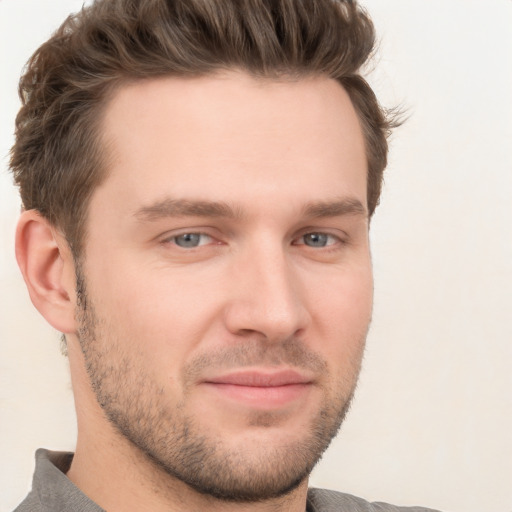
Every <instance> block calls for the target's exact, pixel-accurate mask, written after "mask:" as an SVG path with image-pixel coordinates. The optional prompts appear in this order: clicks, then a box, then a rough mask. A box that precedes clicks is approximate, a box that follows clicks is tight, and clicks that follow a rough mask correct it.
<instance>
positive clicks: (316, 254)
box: [17, 71, 372, 512]
mask: <svg viewBox="0 0 512 512" xmlns="http://www.w3.org/2000/svg"><path fill="white" fill-rule="evenodd" d="M102 135H103V138H104V141H105V147H106V148H108V151H109V173H108V177H107V179H106V180H105V181H104V182H103V183H102V184H101V185H100V186H99V187H98V188H97V189H96V190H95V191H94V193H93V195H92V199H91V203H90V207H89V217H88V221H87V232H88V236H87V240H86V244H85V254H84V255H83V256H82V259H81V262H79V266H78V269H77V267H76V265H75V262H74V261H73V258H72V257H71V255H70V252H69V249H68V247H67V244H66V242H65V239H64V237H63V236H62V235H61V234H60V233H59V232H58V231H57V230H55V229H54V228H53V227H52V226H49V225H48V223H47V222H46V221H45V220H44V219H42V218H41V217H40V216H38V215H37V213H35V212H25V213H24V214H23V215H22V218H21V220H20V223H19V227H18V234H17V255H18V261H19V262H20V267H21V269H22V271H23V273H24V276H25V280H26V282H27V284H28V287H29V291H30V293H31V297H32V300H33V301H34V304H35V305H36V306H37V307H38V309H39V310H40V311H41V312H42V313H43V315H44V316H45V317H46V318H47V319H48V321H49V322H50V323H51V324H52V325H54V327H56V328H57V329H59V330H60V331H61V332H64V333H66V337H67V340H68V353H69V360H70V365H71V375H72V381H73V390H74V394H75V402H76V408H77V418H78V439H77V448H76V454H75V458H74V461H73V464H72V466H71V469H70V471H69V473H68V477H69V478H70V479H71V480H72V481H73V482H74V483H75V484H76V485H77V486H78V487H80V488H81V489H82V490H83V491H84V492H85V493H86V494H87V495H88V496H89V497H90V498H91V499H93V500H94V501H96V502H97V503H98V504H99V505H100V506H102V507H103V508H105V509H108V510H109V511H113V512H117V511H130V510H140V509H142V508H145V509H151V510H154V511H160V510H162V511H163V510H167V511H168V510H182V511H183V510H185V511H186V510H217V509H218V510H231V509H233V510H290V511H295V510H296V511H303V510H304V507H305V501H306V492H307V474H308V473H309V471H310V469H311V467H312V466H313V465H314V463H315V462H316V460H317V459H318V457H319V456H320V454H321V452H322V451H323V450H324V449H325V448H326V446H327V444H328V442H329V441H330V439H331V437H332V436H333V435H334V434H335V432H336V430H337V428H338V426H339V423H340V422H341V420H342V418H343V415H344V412H345V411H346V408H347V407H348V403H349V401H350V398H351V396H352V393H353V391H354V388H355V385H356V381H357V376H358V373H359V368H360V363H361V358H362V353H363V348H364V341H365V337H366V332H367V329H368V325H369V322H370V317H371V306H372V273H371V261H370V251H369V243H368V215H367V210H366V158H365V150H364V142H363V136H362V133H361V130H360V127H359V123H358V120H357V115H356V114H355V112H354V109H353V107H352V105H351V103H350V100H349V98H348V95H347V94H346V92H345V91H344V90H343V89H342V87H341V86H340V85H339V84H338V83H337V82H335V81H333V80H330V79H327V78H323V77H316V78H308V79H302V80H298V81H287V80H282V81H279V82H278V81H269V80H259V81H258V80H255V79H254V78H251V77H249V76H248V75H246V74H244V73H242V72H235V71H232V72H227V73H224V74H222V75H214V76H208V77H202V78H194V79H180V78H165V79H158V80H148V81H144V82H137V83H133V84H130V85H127V86H124V87H123V88H121V89H120V90H119V91H118V92H117V93H116V94H115V95H114V97H113V98H112V99H111V101H110V103H109V104H108V105H107V108H106V110H105V115H104V120H103V132H102ZM212 205H213V206H212ZM194 245H195V246H194ZM77 270H78V271H77ZM77 275H78V277H79V280H78V283H77V279H76V276H77ZM77 286H78V289H79V290H80V292H81V294H82V297H83V294H84V293H85V294H86V297H87V307H84V305H83V303H80V302H79V301H77ZM240 376H241V377H240ZM314 430H315V431H316V432H317V435H316V436H314V435H313V433H312V432H313V431H314ZM318 432H320V434H319V435H318ZM186 436H188V437H189V440H191V441H190V442H189V443H188V445H186V446H182V445H185V444H186V443H184V442H182V440H183V438H184V437H186ZM180 443H181V444H180ZM194 443H195V444H194ZM191 446H192V447H194V448H196V449H197V448H198V446H199V447H201V448H202V449H203V451H202V452H200V453H201V456H200V457H199V458H200V461H202V462H203V464H201V463H197V464H196V466H193V462H190V460H191V458H190V456H188V457H189V458H188V460H189V462H187V455H184V454H187V453H189V452H190V449H191ZM176 447H178V448H176ZM179 449H181V451H180V450H179ZM187 450H188V452H187ZM180 456H183V457H184V459H185V461H184V462H183V463H182V466H183V467H181V468H180V467H179V466H180V462H179V457H180ZM189 463H190V464H192V466H193V467H194V473H197V471H199V470H200V471H203V473H204V475H203V476H204V478H203V480H208V479H210V480H215V479H217V480H219V477H218V475H222V476H224V475H226V474H227V475H231V476H232V480H233V481H234V482H235V484H233V481H231V482H226V481H224V482H221V483H219V482H217V484H218V485H217V487H219V485H223V486H224V488H225V489H229V485H231V486H233V485H235V487H236V489H237V491H236V492H237V493H238V495H239V499H238V501H233V500H226V496H224V497H222V496H221V495H219V494H218V493H217V494H218V495H215V492H213V491H211V492H209V493H207V494H205V491H204V489H203V492H199V489H198V487H197V486H194V485H191V484H190V482H188V483H184V482H183V479H184V478H183V476H182V475H181V476H180V475H179V472H180V471H181V472H183V471H186V470H187V466H188V465H189ZM173 465H174V466H177V467H178V468H177V469H176V467H173V468H171V466H173ZM202 466H207V467H206V469H204V470H203V469H201V468H202ZM221 480H222V479H221ZM276 482H277V483H276ZM254 488H257V489H256V491H257V492H259V499H256V498H255V496H256V495H254V496H253V497H252V499H250V498H249V494H248V492H249V491H251V489H252V490H254ZM114 489H115V492H112V491H113V490H114ZM242 489H244V490H243V491H242ZM248 489H249V491H248ZM256 491H254V492H256ZM228 492H229V491H225V493H228ZM234 492H235V491H232V493H234ZM244 492H245V494H244ZM265 492H266V494H265ZM243 496H245V498H243Z"/></svg>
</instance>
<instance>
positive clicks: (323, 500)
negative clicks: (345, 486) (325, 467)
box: [307, 489, 439, 512]
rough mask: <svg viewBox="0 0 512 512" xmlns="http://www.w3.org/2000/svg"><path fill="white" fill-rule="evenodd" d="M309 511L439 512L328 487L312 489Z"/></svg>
mask: <svg viewBox="0 0 512 512" xmlns="http://www.w3.org/2000/svg"><path fill="white" fill-rule="evenodd" d="M307 510H308V512H439V511H436V510H433V509H430V508H425V507H397V506H395V505H390V504H388V503H381V502H373V503H370V502H368V501H366V500H363V499H362V498H358V497H357V496H352V495H351V494H344V493H341V492H337V491H329V490H326V489H310V490H309V492H308V509H307Z"/></svg>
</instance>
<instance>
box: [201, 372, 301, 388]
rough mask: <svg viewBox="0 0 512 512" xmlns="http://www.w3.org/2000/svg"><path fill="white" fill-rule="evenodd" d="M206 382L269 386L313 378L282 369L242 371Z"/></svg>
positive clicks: (289, 383)
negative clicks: (273, 370) (274, 370)
mask: <svg viewBox="0 0 512 512" xmlns="http://www.w3.org/2000/svg"><path fill="white" fill-rule="evenodd" d="M206 382H208V383H211V384H231V385H233V386H248V387H262V388H267V387H280V386H290V385H294V384H308V383H310V382H311V379H310V378H308V377H307V376H305V375H302V374H300V373H298V372H296V371H294V370H281V371H277V372H264V371H240V372H233V373H229V374H227V375H222V376H219V377H213V378H210V379H208V380H207V381H206Z"/></svg>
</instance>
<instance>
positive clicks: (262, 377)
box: [203, 370, 312, 409]
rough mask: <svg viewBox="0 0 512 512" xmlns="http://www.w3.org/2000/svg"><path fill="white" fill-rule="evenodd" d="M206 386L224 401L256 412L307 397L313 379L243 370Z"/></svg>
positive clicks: (288, 372)
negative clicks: (256, 410) (232, 402)
mask: <svg viewBox="0 0 512 512" xmlns="http://www.w3.org/2000/svg"><path fill="white" fill-rule="evenodd" d="M203 383H204V384H205V385H206V386H207V387H208V388H209V389H211V390H212V391H213V392H214V393H216V394H217V395H220V396H221V397H222V398H224V399H227V400H230V401H235V402H237V403H241V404H242V405H244V406H248V407H252V408H257V409H277V408H281V407H284V406H286V405H287V404H290V403H293V402H296V401H297V400H299V399H300V398H301V397H304V395H305V394H306V393H307V391H308V390H309V389H310V387H311V384H312V378H311V377H309V376H307V375H304V374H301V373H300V372H297V371H295V370H279V371H265V370H242V371H235V372H231V373H228V374H225V375H221V376H215V377H212V378H208V379H206V380H205V381H204V382H203Z"/></svg>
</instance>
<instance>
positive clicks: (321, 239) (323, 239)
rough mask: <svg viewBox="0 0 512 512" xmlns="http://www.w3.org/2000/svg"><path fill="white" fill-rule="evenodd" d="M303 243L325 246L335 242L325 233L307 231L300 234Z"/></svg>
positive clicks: (312, 245)
mask: <svg viewBox="0 0 512 512" xmlns="http://www.w3.org/2000/svg"><path fill="white" fill-rule="evenodd" d="M302 239H303V240H304V245H307V246H308V247H327V246H328V245H333V244H334V243H336V240H335V238H334V237H333V236H332V235H328V234H327V233H307V234H306V235H303V236H302Z"/></svg>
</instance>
